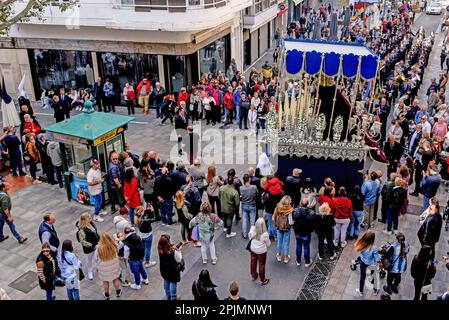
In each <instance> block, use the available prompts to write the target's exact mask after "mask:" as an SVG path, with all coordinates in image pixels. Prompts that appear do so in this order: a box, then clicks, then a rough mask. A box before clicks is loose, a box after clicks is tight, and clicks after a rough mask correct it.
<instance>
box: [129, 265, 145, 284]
mask: <svg viewBox="0 0 449 320" xmlns="http://www.w3.org/2000/svg"><path fill="white" fill-rule="evenodd" d="M128 263H129V269H130V270H131V272H132V274H133V276H134V282H135V284H137V285H140V276H142V278H143V279H144V280H145V279H148V275H147V271H146V270H145V268H144V267H143V262H142V260H138V261H130V260H128Z"/></svg>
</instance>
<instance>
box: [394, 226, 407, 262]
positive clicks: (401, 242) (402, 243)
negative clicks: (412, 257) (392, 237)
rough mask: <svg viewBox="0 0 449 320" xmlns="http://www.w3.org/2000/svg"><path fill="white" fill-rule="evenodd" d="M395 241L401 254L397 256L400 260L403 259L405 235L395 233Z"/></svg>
mask: <svg viewBox="0 0 449 320" xmlns="http://www.w3.org/2000/svg"><path fill="white" fill-rule="evenodd" d="M396 240H397V241H398V242H399V243H400V244H401V253H400V254H399V255H400V256H401V258H402V259H405V255H406V252H405V235H404V234H403V233H402V232H400V231H399V232H397V234H396Z"/></svg>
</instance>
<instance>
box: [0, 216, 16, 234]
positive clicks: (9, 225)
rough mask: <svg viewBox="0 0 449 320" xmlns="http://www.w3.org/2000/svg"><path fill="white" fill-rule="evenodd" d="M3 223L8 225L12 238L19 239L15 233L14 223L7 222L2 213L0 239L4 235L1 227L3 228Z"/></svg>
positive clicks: (0, 217)
mask: <svg viewBox="0 0 449 320" xmlns="http://www.w3.org/2000/svg"><path fill="white" fill-rule="evenodd" d="M5 223H6V224H7V225H8V227H9V230H11V233H12V234H13V236H14V237H16V239H19V238H20V234H19V233H18V232H17V230H16V226H15V225H14V222H9V221H8V218H7V217H6V215H5V214H3V213H2V214H0V239H3V238H4V237H5V235H4V234H3V227H4V226H5Z"/></svg>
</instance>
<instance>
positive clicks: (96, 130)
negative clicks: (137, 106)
mask: <svg viewBox="0 0 449 320" xmlns="http://www.w3.org/2000/svg"><path fill="white" fill-rule="evenodd" d="M133 119H134V117H128V116H122V115H116V114H111V113H103V112H96V111H95V110H94V108H93V107H92V104H91V103H85V106H84V110H83V112H82V113H81V114H78V115H76V116H73V117H70V118H69V119H66V120H64V121H62V122H58V123H55V124H53V125H51V126H49V127H47V128H45V130H46V131H47V133H48V138H49V139H50V140H52V141H56V142H59V145H60V148H61V156H62V160H63V161H62V162H63V170H64V181H65V186H66V191H67V197H68V200H69V201H70V200H75V201H77V202H79V203H82V204H86V205H94V203H93V202H94V201H93V198H92V197H91V196H90V194H89V191H88V188H87V178H86V177H87V172H88V171H89V169H90V161H91V160H92V159H98V160H99V161H100V164H101V172H102V176H103V177H105V176H106V174H107V172H108V156H109V153H110V152H111V151H112V150H114V151H117V152H119V153H120V152H121V151H123V150H124V149H125V135H124V132H125V130H126V129H127V128H128V123H129V122H130V121H132V120H133ZM103 201H104V203H105V204H106V203H108V202H109V197H108V188H107V179H105V182H104V184H103Z"/></svg>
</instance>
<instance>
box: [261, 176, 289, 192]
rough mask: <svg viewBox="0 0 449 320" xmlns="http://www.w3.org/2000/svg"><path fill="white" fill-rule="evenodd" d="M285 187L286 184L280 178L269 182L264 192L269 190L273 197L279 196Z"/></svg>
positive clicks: (264, 187)
mask: <svg viewBox="0 0 449 320" xmlns="http://www.w3.org/2000/svg"><path fill="white" fill-rule="evenodd" d="M283 186H284V183H283V182H282V181H281V180H279V179H278V178H273V179H271V180H268V181H267V183H266V184H265V185H264V186H263V189H264V190H267V189H268V191H269V192H270V194H272V195H277V194H281V193H282V187H283Z"/></svg>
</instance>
